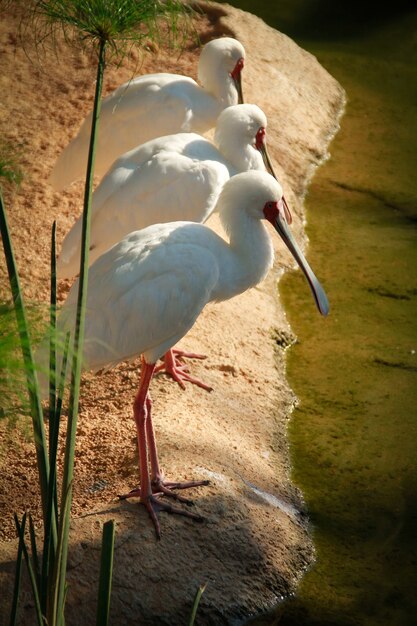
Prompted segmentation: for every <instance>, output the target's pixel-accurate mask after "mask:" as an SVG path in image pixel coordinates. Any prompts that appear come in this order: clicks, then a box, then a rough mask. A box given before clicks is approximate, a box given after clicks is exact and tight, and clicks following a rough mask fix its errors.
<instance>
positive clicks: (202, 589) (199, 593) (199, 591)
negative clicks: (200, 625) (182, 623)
mask: <svg viewBox="0 0 417 626" xmlns="http://www.w3.org/2000/svg"><path fill="white" fill-rule="evenodd" d="M206 587H207V583H206V584H205V585H200V586H199V588H198V589H197V593H196V594H195V598H194V604H193V610H192V611H191V617H190V621H189V626H194V621H195V618H196V615H197V610H198V605H199V604H200V600H201V596H202V595H203V593H204V592H205V590H206Z"/></svg>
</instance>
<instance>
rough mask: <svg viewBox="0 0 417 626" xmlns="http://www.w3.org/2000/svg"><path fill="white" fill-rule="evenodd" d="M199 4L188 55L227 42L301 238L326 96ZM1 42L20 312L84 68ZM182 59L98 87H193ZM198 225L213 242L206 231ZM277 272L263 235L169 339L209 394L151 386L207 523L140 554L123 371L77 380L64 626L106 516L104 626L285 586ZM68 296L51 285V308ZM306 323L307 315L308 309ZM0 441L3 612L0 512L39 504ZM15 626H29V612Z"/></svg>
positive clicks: (286, 522)
mask: <svg viewBox="0 0 417 626" xmlns="http://www.w3.org/2000/svg"><path fill="white" fill-rule="evenodd" d="M204 7H205V14H204V15H202V16H201V17H200V18H199V19H198V21H197V26H198V32H199V34H200V37H201V40H202V41H203V42H205V41H207V40H209V39H211V38H213V37H216V36H220V35H221V34H228V35H232V36H235V37H236V38H237V39H239V40H240V41H241V42H242V43H243V45H244V46H245V49H246V53H247V63H246V66H245V70H244V94H245V99H246V101H247V102H253V103H256V104H258V105H259V106H260V107H261V108H262V109H263V110H264V111H265V113H266V115H267V117H268V121H269V127H268V145H269V150H270V153H271V155H272V157H273V160H274V163H275V164H276V170H277V174H278V176H279V178H280V180H281V183H282V184H283V187H284V190H285V195H286V198H287V200H288V202H289V204H290V206H291V209H292V212H293V216H294V225H293V231H294V233H295V235H296V237H297V238H298V241H299V242H300V243H302V242H304V243H305V236H304V232H303V206H302V200H303V195H304V193H305V190H306V188H307V185H308V182H309V180H310V178H311V176H312V175H313V172H314V168H315V167H316V166H317V165H318V164H319V163H320V161H321V160H323V158H325V156H326V154H327V148H328V144H329V141H330V139H331V137H332V135H333V134H334V133H335V132H336V130H337V123H338V117H339V115H340V113H341V110H342V108H343V103H344V94H343V90H342V89H341V87H340V86H339V85H338V84H337V83H336V81H335V80H334V79H333V78H332V77H331V76H329V74H328V73H327V72H326V71H325V70H324V69H323V68H322V67H321V66H320V65H319V64H318V63H317V61H316V59H315V58H314V57H312V56H311V55H310V54H308V53H307V52H305V51H303V50H302V49H300V48H299V47H298V46H297V45H296V44H295V43H294V42H293V41H291V40H290V39H289V38H288V37H286V36H285V35H283V34H281V33H279V32H277V31H275V30H273V29H271V28H269V27H268V26H267V25H265V23H264V22H262V21H261V20H260V19H258V18H257V17H255V16H253V15H250V14H248V13H245V12H243V11H239V10H237V9H233V8H232V7H229V6H228V5H216V4H214V3H213V4H207V5H204ZM17 31H18V20H17V18H16V17H14V16H12V15H10V14H6V15H5V16H4V19H2V21H1V24H0V46H1V56H0V65H1V69H0V80H1V87H2V93H3V96H2V102H1V103H0V124H1V133H2V136H3V137H5V138H7V139H9V140H11V141H14V142H18V143H19V144H22V152H23V159H24V169H25V175H26V176H25V180H24V182H23V184H22V185H21V187H20V189H19V190H18V191H16V192H14V191H12V190H6V193H5V200H6V206H7V209H8V215H9V220H10V225H11V229H12V234H13V243H14V246H15V251H16V257H17V262H18V267H19V269H20V274H21V279H22V283H23V286H24V291H25V296H26V299H27V301H28V302H45V301H47V298H48V280H49V271H48V263H49V246H50V242H49V241H50V230H51V225H52V221H53V220H54V219H57V220H58V245H59V244H60V242H61V241H62V238H63V236H64V234H65V233H66V232H67V230H68V229H69V228H70V226H71V225H72V223H73V222H74V221H75V219H76V217H77V216H78V215H79V213H80V211H81V206H82V201H81V198H82V187H81V185H73V186H72V187H70V188H68V189H67V190H65V191H64V192H61V193H56V192H54V191H53V189H52V188H51V187H50V186H49V185H48V183H47V177H48V174H49V172H50V169H51V167H52V165H53V163H54V160H55V159H56V157H57V156H58V154H59V153H60V151H61V150H62V148H63V147H64V146H65V145H66V144H67V142H68V141H69V140H70V139H71V137H72V136H73V135H74V134H75V133H76V131H77V129H78V127H79V125H80V123H81V121H82V120H83V119H84V117H85V115H86V114H87V113H88V111H89V110H90V108H91V105H92V98H93V81H94V76H95V69H94V59H93V58H91V57H90V56H89V55H88V54H87V53H85V52H83V51H81V50H78V51H75V52H74V50H71V49H69V48H68V47H67V45H66V44H65V43H64V41H61V42H59V45H58V59H57V58H56V57H55V56H54V55H53V54H52V53H47V54H46V55H45V56H44V57H42V58H41V60H40V61H38V60H36V59H35V60H34V61H33V62H31V61H30V60H29V59H28V57H27V56H26V55H25V53H24V52H23V50H22V48H21V44H20V42H19V39H18V36H17ZM265 42H267V45H265V46H263V45H261V43H265ZM198 55H199V51H198V48H197V46H196V45H195V44H194V43H190V45H189V46H188V47H187V48H186V50H184V52H183V53H182V54H181V56H179V57H178V58H177V56H176V55H175V54H172V52H169V51H166V50H163V49H160V50H155V49H153V50H149V51H147V52H145V53H144V55H143V57H141V58H139V56H138V55H137V53H132V54H131V55H130V56H129V58H128V59H126V61H125V62H124V63H123V65H122V66H121V67H119V68H114V67H109V68H108V70H107V72H106V79H105V86H104V92H105V94H107V93H109V92H111V91H113V90H114V89H115V88H116V87H117V86H118V85H119V84H121V83H123V82H124V81H126V80H128V79H129V78H130V77H131V76H132V74H139V73H146V72H152V71H168V72H174V73H181V74H188V75H190V76H192V77H193V78H196V74H197V61H198ZM208 224H209V225H210V226H211V227H213V228H214V229H215V230H217V231H218V232H221V227H220V225H219V223H218V220H217V219H216V218H214V217H212V218H210V220H209V222H208ZM292 265H293V262H292V259H291V257H290V254H289V253H288V252H287V251H286V249H284V246H283V245H282V244H281V243H280V242H279V241H277V240H276V263H275V267H274V270H273V271H272V272H271V273H270V275H269V276H268V278H267V279H266V280H265V281H264V283H262V284H261V285H259V286H258V287H257V288H256V289H253V290H251V291H249V292H247V293H245V294H243V295H242V296H239V297H237V298H235V299H234V300H231V301H229V302H226V303H222V304H220V305H216V306H210V307H207V309H206V310H205V311H204V312H203V314H202V315H201V316H200V318H199V320H198V322H197V323H196V325H195V327H194V328H193V329H192V331H191V332H190V333H189V335H188V336H187V337H186V338H185V339H184V340H183V341H182V342H181V344H180V346H179V347H181V348H185V349H191V350H193V351H195V352H201V353H205V354H207V356H208V358H207V359H206V360H205V361H195V362H193V363H192V364H191V368H192V371H193V373H194V374H195V375H196V376H198V377H199V378H202V379H204V380H205V381H206V382H207V383H209V384H210V385H212V386H213V388H214V391H213V392H212V393H210V394H209V393H207V392H205V391H203V390H201V389H199V388H196V387H195V386H190V385H189V386H187V388H186V390H185V391H182V390H181V389H180V388H179V387H178V385H176V384H175V383H174V382H173V381H172V380H170V379H168V378H166V377H164V376H159V377H157V378H156V379H155V380H154V381H153V383H152V387H151V392H152V397H153V401H154V416H155V426H156V429H157V437H158V443H159V450H160V456H161V461H162V463H163V467H164V470H165V473H166V475H167V477H168V478H173V479H175V480H182V479H186V478H194V477H195V478H199V477H201V478H209V479H210V481H211V484H210V487H208V488H200V489H197V490H195V492H193V497H194V502H195V509H196V511H198V512H199V513H201V514H202V515H204V516H205V517H206V519H207V521H206V522H205V523H204V524H198V525H197V524H193V523H192V522H191V521H188V520H184V519H181V518H177V517H170V516H167V515H163V514H162V515H161V529H162V540H161V541H160V542H156V541H155V537H154V533H153V528H152V527H151V525H150V523H149V520H148V519H147V514H146V512H145V510H142V507H139V506H138V505H137V504H135V503H133V502H129V503H126V502H124V503H120V502H118V501H117V499H116V495H117V494H118V493H123V492H126V491H127V490H128V489H130V488H132V487H134V486H135V485H136V484H137V482H138V469H137V452H136V445H135V427H134V423H133V421H132V410H131V405H132V400H133V397H134V394H135V391H136V388H137V383H138V366H139V363H138V361H135V362H134V363H129V364H122V365H120V366H118V367H117V368H116V369H115V370H113V371H111V372H107V373H105V374H102V375H100V376H92V375H90V374H87V375H86V376H85V377H84V379H83V387H82V400H81V412H80V417H79V428H78V438H77V449H76V468H75V472H76V474H75V475H76V479H75V480H76V483H75V489H74V506H73V513H74V522H73V529H72V534H71V545H72V551H71V559H70V571H69V582H70V587H69V594H68V614H67V623H68V624H69V625H71V624H90V623H92V621H94V615H95V597H96V590H97V577H98V557H99V549H98V546H99V543H100V541H101V527H102V524H103V523H104V522H105V521H106V520H107V519H110V518H113V519H115V520H116V523H117V529H116V546H117V547H116V554H115V570H114V587H113V596H112V616H111V623H112V624H136V623H138V624H139V623H141V624H155V625H156V624H158V625H160V624H170V625H174V624H183V623H184V622H185V620H186V616H187V615H188V614H189V609H190V607H191V604H192V599H193V596H194V593H195V590H196V588H197V587H198V585H199V584H201V583H204V582H208V586H207V589H206V592H205V594H204V596H203V600H202V603H201V609H200V621H199V623H200V624H236V623H241V622H242V621H244V620H245V619H246V618H247V617H249V616H250V615H253V614H257V613H259V612H261V611H263V610H265V609H267V608H269V607H271V606H273V605H275V604H276V603H277V602H278V601H279V599H280V598H281V597H282V596H285V595H287V594H288V593H291V592H293V591H294V590H295V588H296V586H297V582H298V580H299V578H300V576H301V574H302V571H303V570H304V569H305V567H307V566H308V564H309V563H310V562H311V560H312V558H313V547H312V544H311V539H310V536H309V533H308V529H307V525H306V519H305V515H304V514H303V510H302V509H303V505H302V499H301V496H300V494H299V493H298V491H297V489H296V488H295V487H294V486H293V485H292V484H291V481H290V476H289V468H290V464H289V456H288V447H287V441H286V423H287V420H288V417H289V415H290V412H291V407H292V404H293V402H294V396H293V394H292V392H291V389H290V388H289V387H288V384H287V381H286V379H285V347H286V346H287V345H289V344H290V343H291V342H292V341H293V339H294V337H293V334H292V331H291V329H290V328H289V326H288V323H287V321H286V318H285V311H284V310H283V309H282V307H281V305H280V302H279V299H278V294H277V289H276V285H277V279H278V277H279V275H280V274H281V273H282V271H283V270H284V269H285V268H287V267H291V266H292ZM68 286H69V283H66V282H63V284H61V285H60V292H59V297H60V300H61V301H63V300H64V299H65V296H66V293H67V291H68ZM0 287H1V301H3V302H4V301H5V300H7V299H8V298H9V292H8V286H7V281H6V278H5V266H4V262H3V261H1V263H0ZM306 289H308V286H307V284H306ZM311 315H318V313H317V312H316V310H315V307H314V302H313V299H311ZM0 429H1V430H0V436H1V440H2V445H1V448H0V476H1V478H0V485H1V489H0V507H1V515H0V536H1V538H2V542H1V543H0V554H1V565H0V586H1V587H2V588H3V589H5V590H6V592H5V593H2V594H1V595H2V599H1V600H0V607H1V610H0V613H1V614H2V615H7V614H8V610H9V609H8V607H9V603H10V600H9V598H10V593H9V592H8V589H9V590H10V585H11V581H12V577H11V573H12V572H13V560H14V556H15V550H16V547H15V546H16V544H15V540H14V531H13V512H14V511H16V512H18V513H19V514H21V513H22V512H23V511H24V510H25V509H26V508H29V509H30V510H31V511H32V514H33V515H34V517H35V519H37V520H38V522H39V520H40V503H39V496H38V493H37V488H36V480H37V469H36V459H35V453H34V448H33V444H32V443H31V441H30V439H29V438H28V437H27V436H25V428H24V420H23V419H20V420H18V428H16V429H14V430H10V429H9V428H8V427H7V421H6V420H2V421H1V422H0ZM29 432H30V430H29ZM63 436H64V433H62V438H63ZM61 461H62V450H61ZM11 493H13V497H12V498H11V497H10V494H11ZM1 619H2V618H0V620H1ZM6 622H7V619H6ZM6 622H4V623H6ZM1 623H3V622H1ZM20 623H22V624H30V623H33V622H32V617H31V607H30V602H27V603H25V608H24V609H23V610H22V615H21V622H20Z"/></svg>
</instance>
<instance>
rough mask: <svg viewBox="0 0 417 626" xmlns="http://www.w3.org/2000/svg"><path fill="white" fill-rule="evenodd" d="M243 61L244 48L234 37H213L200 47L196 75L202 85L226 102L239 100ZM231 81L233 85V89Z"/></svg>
mask: <svg viewBox="0 0 417 626" xmlns="http://www.w3.org/2000/svg"><path fill="white" fill-rule="evenodd" d="M244 65H245V49H244V47H243V46H242V44H241V43H240V42H239V41H237V39H233V38H232V37H220V38H219V39H213V40H212V41H209V42H208V43H207V44H206V45H205V46H204V48H203V49H202V51H201V55H200V60H199V64H198V79H199V81H200V83H201V84H202V85H203V87H204V88H205V89H207V90H208V91H210V92H212V93H213V94H214V95H215V96H216V97H217V98H219V99H220V100H223V101H224V104H225V105H226V106H230V105H232V104H237V103H242V102H243V93H242V70H243V68H244ZM230 85H232V86H233V88H232V89H231V88H230Z"/></svg>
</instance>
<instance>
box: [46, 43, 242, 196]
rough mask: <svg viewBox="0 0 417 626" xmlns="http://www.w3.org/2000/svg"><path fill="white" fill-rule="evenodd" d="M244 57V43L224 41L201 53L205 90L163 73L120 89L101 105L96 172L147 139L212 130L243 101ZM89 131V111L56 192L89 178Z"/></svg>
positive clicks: (62, 165) (58, 166) (56, 179)
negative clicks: (223, 114)
mask: <svg viewBox="0 0 417 626" xmlns="http://www.w3.org/2000/svg"><path fill="white" fill-rule="evenodd" d="M244 59H245V50H244V48H243V46H242V44H241V43H239V41H237V40H236V39H232V38H231V37H222V38H220V39H214V40H212V41H210V42H209V43H207V44H206V45H205V46H204V47H203V49H202V51H201V55H200V59H199V65H198V79H199V81H200V83H201V85H202V86H201V87H200V86H199V85H198V84H197V83H196V82H195V81H194V80H193V79H192V78H189V77H188V76H182V75H181V74H162V73H161V74H145V75H143V76H138V77H137V78H134V79H133V80H131V81H129V82H127V83H125V84H123V85H121V86H120V87H118V89H116V90H115V91H114V92H113V93H111V94H110V95H108V96H107V97H106V98H104V100H103V102H102V105H101V113H100V125H99V133H98V143H97V151H96V161H95V174H97V175H98V176H102V175H103V174H105V172H106V171H107V170H108V168H109V167H110V166H111V164H112V163H113V161H115V160H116V159H117V157H119V156H120V155H121V154H124V153H125V152H127V151H128V150H131V149H132V148H134V147H135V146H138V145H140V144H142V143H144V142H145V141H149V139H153V138H155V137H160V136H162V135H169V134H172V133H177V132H197V133H204V132H206V131H208V130H209V129H210V128H213V126H214V125H215V123H216V120H217V118H218V116H219V114H220V113H221V111H222V110H223V109H224V108H226V107H228V106H230V105H232V104H238V103H241V102H243V95H242V87H241V72H242V69H243V66H244ZM90 129H91V113H90V114H89V115H88V116H87V117H86V119H85V120H84V122H83V123H82V125H81V128H80V130H79V131H78V134H77V135H76V136H75V138H74V139H73V140H72V141H71V142H70V143H69V144H68V145H67V146H66V147H65V148H64V150H63V152H62V153H61V155H60V156H59V157H58V159H57V161H56V163H55V166H54V168H53V170H52V172H51V175H50V177H49V182H50V183H51V185H53V186H54V187H55V188H56V189H58V190H60V189H63V188H64V187H66V186H67V185H69V184H70V183H71V182H72V181H74V180H76V179H77V178H80V177H83V176H85V172H86V167H87V153H88V146H89V141H90Z"/></svg>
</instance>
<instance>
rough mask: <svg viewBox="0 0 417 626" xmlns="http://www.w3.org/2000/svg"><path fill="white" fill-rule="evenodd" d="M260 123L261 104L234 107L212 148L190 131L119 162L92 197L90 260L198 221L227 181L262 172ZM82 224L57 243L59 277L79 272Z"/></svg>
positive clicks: (222, 119) (263, 123)
mask: <svg viewBox="0 0 417 626" xmlns="http://www.w3.org/2000/svg"><path fill="white" fill-rule="evenodd" d="M266 125H267V120H266V117H265V114H264V113H263V112H262V110H261V109H260V108H259V107H257V106H256V105H253V104H238V105H235V106H231V107H228V108H227V109H225V110H224V111H223V112H222V113H221V114H220V116H219V118H218V120H217V124H216V132H215V143H216V144H217V147H216V146H215V145H213V144H212V143H211V142H210V141H209V140H208V139H205V138H203V137H201V135H197V134H196V133H178V134H176V135H168V136H166V137H159V138H157V139H153V140H151V141H148V142H146V143H145V144H143V145H142V146H139V147H138V148H136V149H134V150H131V151H130V152H128V153H126V154H125V155H123V156H122V157H120V158H119V159H117V160H116V161H115V163H114V164H113V166H112V167H111V168H110V170H109V171H108V172H107V174H106V175H105V176H104V178H103V179H102V181H101V183H100V184H99V185H98V187H97V189H96V191H95V192H94V195H93V204H92V217H91V240H90V263H92V262H94V261H95V260H96V259H97V258H98V257H99V256H100V255H101V254H103V252H105V251H106V250H108V248H109V247H110V246H112V245H113V244H115V243H117V242H118V241H120V239H122V237H124V236H125V235H126V234H128V233H129V232H132V231H133V230H137V229H140V228H144V227H146V226H149V225H150V224H154V223H162V222H170V221H175V220H188V221H193V222H204V221H205V220H206V219H207V218H208V216H209V215H210V213H211V212H212V211H213V209H214V206H215V204H216V201H217V198H218V195H219V193H220V191H221V189H222V187H223V185H224V183H225V182H226V180H228V179H229V178H230V176H233V175H235V174H236V173H238V172H242V171H246V170H249V169H257V170H264V169H265V166H264V163H263V159H262V156H261V153H260V152H259V150H257V149H256V148H255V146H254V143H255V138H256V134H257V132H258V130H259V129H260V128H265V127H266ZM81 223H82V222H81V218H79V219H78V221H77V222H76V223H75V224H74V226H73V227H72V229H71V230H70V231H69V233H68V234H67V236H66V237H65V239H64V241H63V244H62V248H61V253H60V256H59V259H58V265H57V271H58V276H59V277H60V278H71V277H72V276H74V275H76V274H77V272H78V271H79V265H80V242H81Z"/></svg>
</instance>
